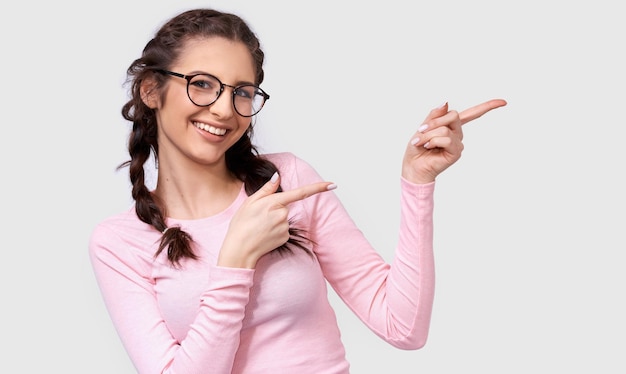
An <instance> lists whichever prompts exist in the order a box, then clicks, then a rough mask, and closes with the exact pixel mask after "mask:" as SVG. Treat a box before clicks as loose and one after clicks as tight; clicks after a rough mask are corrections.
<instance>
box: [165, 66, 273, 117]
mask: <svg viewBox="0 0 626 374" xmlns="http://www.w3.org/2000/svg"><path fill="white" fill-rule="evenodd" d="M157 71H158V72H159V73H162V74H168V75H172V76H175V77H179V78H183V79H185V80H186V81H187V96H188V97H189V100H191V102H192V103H194V104H195V105H197V106H200V107H205V106H209V105H211V104H213V103H214V102H216V101H217V99H219V97H220V95H221V94H222V92H224V87H230V88H232V89H233V108H235V111H236V112H237V113H238V114H239V115H240V116H242V117H252V116H253V115H255V114H257V113H258V112H260V111H261V109H262V108H263V105H264V104H265V101H267V100H269V98H270V95H268V94H267V93H265V91H263V90H262V89H261V88H260V87H257V86H255V85H253V84H242V85H239V86H231V85H229V84H225V83H222V81H220V80H219V79H218V78H217V77H214V76H212V75H211V74H193V75H185V74H180V73H175V72H173V71H169V70H163V69H159V70H157Z"/></svg>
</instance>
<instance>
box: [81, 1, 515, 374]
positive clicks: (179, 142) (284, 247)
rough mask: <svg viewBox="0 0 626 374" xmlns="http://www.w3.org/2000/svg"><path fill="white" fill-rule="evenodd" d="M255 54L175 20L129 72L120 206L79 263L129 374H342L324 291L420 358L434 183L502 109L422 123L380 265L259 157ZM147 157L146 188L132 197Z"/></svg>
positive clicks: (238, 34) (220, 16) (228, 37)
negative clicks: (152, 170) (151, 184)
mask: <svg viewBox="0 0 626 374" xmlns="http://www.w3.org/2000/svg"><path fill="white" fill-rule="evenodd" d="M263 58H264V54H263V51H262V50H261V49H260V45H259V41H258V40H257V38H256V36H255V35H254V33H253V32H252V31H251V30H250V28H249V27H248V26H247V25H246V23H245V22H244V21H243V20H242V19H241V18H239V17H238V16H236V15H233V14H228V13H223V12H219V11H215V10H210V9H196V10H190V11H186V12H183V13H182V14H180V15H178V16H176V17H174V18H172V19H171V20H169V21H168V22H167V23H166V24H164V25H163V27H162V28H161V29H160V30H159V31H158V32H157V33H156V35H155V37H154V38H153V39H152V40H150V41H149V42H148V44H147V45H146V47H145V49H144V50H143V53H142V55H141V57H140V58H138V59H137V60H135V61H134V62H133V63H132V64H131V65H130V67H129V68H128V75H129V81H130V82H131V94H132V95H131V99H130V100H129V101H128V103H126V105H125V106H124V107H123V109H122V114H123V116H124V118H125V119H127V120H128V121H131V122H132V123H133V128H132V132H131V134H130V138H129V142H128V150H129V153H130V160H129V161H128V162H126V163H124V164H123V165H120V167H122V166H127V167H128V168H129V172H130V180H131V182H132V196H133V198H134V200H135V204H134V207H133V208H131V209H129V210H128V211H126V212H122V213H121V214H118V215H115V216H113V217H110V218H108V219H106V220H104V221H103V222H101V223H100V224H99V225H98V226H97V227H96V228H95V230H94V232H93V234H92V238H91V241H90V247H89V251H90V255H91V260H92V264H93V269H94V272H95V276H96V278H97V281H98V284H99V286H100V289H101V292H102V296H103V298H104V301H105V304H106V306H107V309H108V311H109V313H110V316H111V318H112V321H113V324H114V325H115V328H116V330H117V332H118V334H119V336H120V338H121V340H122V342H123V344H124V347H125V348H126V350H127V351H128V354H129V355H130V358H131V360H132V362H133V363H134V365H135V367H136V368H137V371H138V372H140V373H212V374H216V373H272V374H276V373H299V374H304V373H315V374H322V373H348V372H349V364H348V362H347V361H346V358H345V351H344V347H343V345H342V343H341V339H340V333H339V329H338V326H337V322H336V319H335V314H334V312H333V310H332V308H331V306H330V304H329V301H328V299H327V293H326V292H327V290H326V281H328V283H329V284H330V285H331V286H332V287H333V289H334V290H335V291H336V292H337V294H338V295H339V296H340V297H341V299H342V300H343V301H344V302H345V303H346V304H347V305H348V306H349V307H350V309H351V310H353V311H354V313H355V314H356V315H357V316H358V317H359V318H360V319H361V320H362V321H363V322H364V323H365V324H366V325H367V326H368V327H369V328H370V329H371V330H372V331H373V332H374V333H375V334H377V335H378V336H380V337H381V338H382V339H384V340H385V341H387V342H389V343H390V344H392V345H394V346H396V347H398V348H401V349H418V348H420V347H422V346H423V345H424V344H425V342H426V338H427V335H428V329H429V323H430V315H431V310H432V303H433V292H434V264H433V250H432V242H433V241H432V234H433V227H432V210H433V190H434V181H435V178H436V177H437V175H438V174H439V173H441V172H442V171H443V170H445V169H446V168H447V167H449V166H450V165H452V164H453V163H454V162H455V161H456V160H458V159H459V157H460V155H461V151H462V149H463V144H462V142H461V139H462V130H461V126H462V125H463V124H464V123H466V122H469V121H471V120H473V119H475V118H478V117H480V116H481V115H483V114H484V113H486V112H488V111H490V110H491V109H494V108H497V107H499V106H503V105H505V104H506V102H504V101H503V100H491V101H488V102H486V103H483V104H480V105H478V106H476V107H473V108H471V109H468V110H466V111H464V112H462V113H457V112H456V111H453V110H449V108H448V105H447V104H443V105H441V106H440V107H438V108H435V109H433V110H432V111H431V112H430V113H429V114H428V115H427V116H426V119H425V121H424V124H423V125H421V126H420V127H419V129H418V130H417V132H416V134H415V136H414V137H413V138H412V139H411V140H410V141H409V142H408V144H407V148H406V152H405V156H404V160H403V166H402V175H401V178H400V185H401V201H400V204H401V222H400V234H399V239H398V245H397V248H396V256H395V260H394V261H393V263H391V264H388V263H386V262H385V261H383V259H382V258H381V256H380V255H379V254H378V253H377V252H376V251H375V250H374V249H373V248H372V247H371V245H370V244H369V243H368V242H367V240H366V239H365V238H364V236H363V235H362V233H361V232H360V231H359V229H358V228H357V227H356V226H355V224H354V222H353V221H352V220H351V218H350V217H349V215H348V213H347V212H346V211H345V209H344V208H343V207H342V205H341V203H340V201H339V200H338V199H337V196H336V195H335V194H334V193H333V192H332V191H330V190H332V189H333V188H334V185H333V184H332V183H330V182H326V181H324V180H323V179H322V178H321V177H320V176H319V175H318V174H317V173H316V171H315V170H314V169H313V168H312V167H311V166H309V165H308V164H307V163H306V162H305V161H303V160H301V159H299V158H298V157H297V156H296V155H294V154H291V153H276V154H265V155H261V154H259V153H258V152H257V150H256V148H255V147H254V145H253V144H252V142H251V135H252V123H251V122H252V118H253V117H254V115H256V114H257V113H258V112H259V111H260V110H261V108H263V105H264V104H265V103H266V102H267V100H268V99H269V97H270V96H269V95H268V94H267V93H266V92H264V91H263V89H261V88H260V87H259V86H260V85H261V83H262V82H263ZM151 155H154V157H155V159H156V163H157V166H158V176H157V182H156V187H155V188H154V189H153V190H149V189H148V188H147V187H146V185H145V180H144V179H145V178H144V177H145V175H144V165H145V163H146V161H147V160H148V159H149V158H150V157H151Z"/></svg>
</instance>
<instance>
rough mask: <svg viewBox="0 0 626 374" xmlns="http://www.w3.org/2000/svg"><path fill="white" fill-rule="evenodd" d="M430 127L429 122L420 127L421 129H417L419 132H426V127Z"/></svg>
mask: <svg viewBox="0 0 626 374" xmlns="http://www.w3.org/2000/svg"><path fill="white" fill-rule="evenodd" d="M427 128H428V125H427V124H423V125H422V126H420V127H419V129H417V131H418V132H424V131H425V130H426V129H427Z"/></svg>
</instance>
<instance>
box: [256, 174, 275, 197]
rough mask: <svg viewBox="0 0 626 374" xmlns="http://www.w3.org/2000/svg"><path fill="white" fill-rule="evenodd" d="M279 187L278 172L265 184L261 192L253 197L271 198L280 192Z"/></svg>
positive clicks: (260, 189)
mask: <svg viewBox="0 0 626 374" xmlns="http://www.w3.org/2000/svg"><path fill="white" fill-rule="evenodd" d="M278 186H280V176H279V175H278V172H277V171H276V172H274V174H272V177H271V178H270V180H269V181H267V183H265V184H264V185H263V186H262V187H261V188H259V190H258V191H257V192H255V193H254V195H253V196H255V197H256V198H262V197H265V196H269V195H271V194H273V193H274V192H276V190H278Z"/></svg>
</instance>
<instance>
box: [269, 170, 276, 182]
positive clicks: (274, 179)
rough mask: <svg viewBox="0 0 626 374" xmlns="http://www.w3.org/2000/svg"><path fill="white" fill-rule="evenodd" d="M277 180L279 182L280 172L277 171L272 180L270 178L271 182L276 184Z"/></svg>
mask: <svg viewBox="0 0 626 374" xmlns="http://www.w3.org/2000/svg"><path fill="white" fill-rule="evenodd" d="M277 180H278V172H277V171H275V172H274V174H272V178H270V182H272V183H276V181H277Z"/></svg>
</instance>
